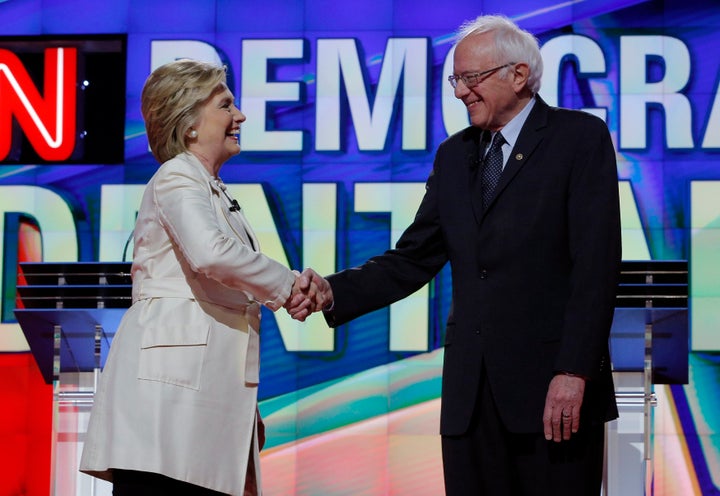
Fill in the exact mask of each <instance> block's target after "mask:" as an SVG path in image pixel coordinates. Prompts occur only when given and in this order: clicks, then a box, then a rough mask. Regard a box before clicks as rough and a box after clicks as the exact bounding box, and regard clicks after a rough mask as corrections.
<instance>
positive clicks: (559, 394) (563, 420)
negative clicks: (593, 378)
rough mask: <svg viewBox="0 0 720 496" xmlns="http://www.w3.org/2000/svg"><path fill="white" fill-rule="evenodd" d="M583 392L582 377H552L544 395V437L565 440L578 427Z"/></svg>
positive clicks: (560, 375)
mask: <svg viewBox="0 0 720 496" xmlns="http://www.w3.org/2000/svg"><path fill="white" fill-rule="evenodd" d="M584 393H585V379H584V378H583V377H579V376H575V375H568V374H558V375H556V376H555V377H553V379H552V381H550V386H549V387H548V392H547V396H546V397H545V411H544V412H543V428H544V432H545V439H547V440H548V441H550V440H553V441H555V442H556V443H559V442H560V441H567V440H568V439H570V436H571V435H572V434H575V433H576V432H577V431H578V429H579V428H580V407H581V406H582V400H583V394H584Z"/></svg>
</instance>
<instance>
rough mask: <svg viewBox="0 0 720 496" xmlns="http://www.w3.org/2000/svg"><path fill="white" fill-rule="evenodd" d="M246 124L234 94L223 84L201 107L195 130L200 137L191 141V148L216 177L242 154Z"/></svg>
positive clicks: (189, 144) (189, 147)
mask: <svg viewBox="0 0 720 496" xmlns="http://www.w3.org/2000/svg"><path fill="white" fill-rule="evenodd" d="M244 121H245V115H244V114H243V113H242V112H241V111H240V109H239V108H237V107H236V106H235V100H234V97H233V94H232V93H231V92H230V90H229V89H228V88H227V87H226V86H225V85H223V86H221V87H220V88H219V89H218V91H216V92H215V93H214V94H213V95H212V96H211V97H210V98H209V99H208V100H207V101H206V102H205V103H204V104H203V105H202V106H201V107H200V109H199V111H198V118H197V121H196V123H195V126H194V127H193V129H194V130H195V131H197V137H195V138H192V139H191V140H190V142H189V143H188V149H189V150H190V151H191V152H193V153H194V154H195V155H197V156H198V157H199V158H200V159H201V160H202V161H203V162H205V163H206V165H209V166H210V167H211V168H212V169H213V170H212V171H211V172H212V173H213V174H217V171H218V170H220V166H222V164H223V163H225V162H226V161H227V160H228V159H229V158H230V157H232V156H233V155H237V154H238V153H240V143H239V133H240V124H241V123H242V122H244Z"/></svg>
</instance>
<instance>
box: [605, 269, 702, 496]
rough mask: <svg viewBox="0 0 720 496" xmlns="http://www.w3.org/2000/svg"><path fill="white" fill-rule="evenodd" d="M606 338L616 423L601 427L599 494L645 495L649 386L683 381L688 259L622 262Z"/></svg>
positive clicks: (648, 490) (649, 472)
mask: <svg viewBox="0 0 720 496" xmlns="http://www.w3.org/2000/svg"><path fill="white" fill-rule="evenodd" d="M615 307H616V308H615V317H614V320H613V326H612V330H611V333H610V356H611V358H612V362H613V375H614V379H615V391H616V398H617V401H618V408H619V410H620V418H619V419H618V420H616V421H613V422H611V423H609V424H608V427H607V436H606V462H605V480H604V487H603V493H604V495H609V496H637V495H649V494H652V481H653V460H652V455H653V443H652V440H653V408H654V406H655V405H656V402H657V398H656V394H655V391H654V385H656V384H687V382H688V351H689V345H688V308H687V307H688V272H687V261H637V262H623V263H622V268H621V274H620V284H619V286H618V293H617V299H616V305H615Z"/></svg>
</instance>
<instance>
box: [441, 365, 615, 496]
mask: <svg viewBox="0 0 720 496" xmlns="http://www.w3.org/2000/svg"><path fill="white" fill-rule="evenodd" d="M604 445H605V429H604V426H603V425H583V424H582V419H581V426H580V429H579V431H578V432H577V434H573V436H572V438H571V439H570V440H569V441H562V442H560V443H555V442H553V441H546V440H545V437H544V435H543V433H542V432H540V433H537V434H535V433H533V434H517V433H512V432H509V431H508V430H507V429H506V428H505V426H504V425H503V423H502V420H501V419H500V417H499V415H498V412H497V408H496V406H495V401H494V399H493V396H492V392H491V391H490V386H489V384H488V382H487V380H486V378H485V374H483V380H482V381H481V384H480V391H479V394H478V397H477V403H476V405H475V411H474V415H473V419H472V422H471V425H470V428H469V430H468V432H467V433H466V434H464V435H462V436H443V437H442V454H443V467H444V477H445V490H446V495H447V496H480V495H482V496H548V495H552V496H586V495H587V496H598V495H599V494H600V490H601V487H602V472H603V452H604Z"/></svg>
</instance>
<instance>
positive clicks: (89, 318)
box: [15, 262, 132, 496]
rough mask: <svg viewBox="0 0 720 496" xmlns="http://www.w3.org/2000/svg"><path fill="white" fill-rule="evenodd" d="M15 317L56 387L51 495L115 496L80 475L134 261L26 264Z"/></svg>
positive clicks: (127, 300) (128, 293)
mask: <svg viewBox="0 0 720 496" xmlns="http://www.w3.org/2000/svg"><path fill="white" fill-rule="evenodd" d="M17 291H18V295H19V297H20V305H19V306H21V307H22V308H17V309H16V310H15V317H16V318H17V320H18V323H19V324H20V327H21V328H22V330H23V333H24V335H25V338H26V339H27V342H28V345H29V346H30V351H31V352H32V353H33V356H34V357H35V360H36V361H37V364H38V367H39V369H40V372H41V373H42V376H43V378H44V379H45V382H47V383H48V384H52V385H53V428H52V437H53V439H52V457H51V460H52V466H51V494H52V495H55V496H68V495H80V494H83V495H93V496H95V495H97V496H100V495H106V494H107V495H110V494H111V489H112V488H111V485H110V484H106V483H103V482H102V481H96V480H95V479H93V478H91V477H88V476H85V475H83V474H80V473H79V472H78V471H77V467H78V462H79V458H80V452H81V449H82V441H83V436H84V433H85V431H86V426H87V420H88V417H89V413H90V407H91V406H92V401H93V396H94V393H95V387H96V385H97V380H98V376H99V373H100V370H101V368H102V366H103V364H104V363H105V358H106V357H107V353H108V351H109V348H110V342H111V341H112V337H113V335H114V334H115V330H116V329H117V326H118V324H119V322H120V319H121V318H122V316H123V314H124V313H125V311H126V309H127V307H129V306H130V302H131V291H132V284H131V280H130V263H125V262H121V263H114V262H113V263H105V262H87V263H86V262H73V263H21V264H20V270H19V273H18V284H17Z"/></svg>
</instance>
